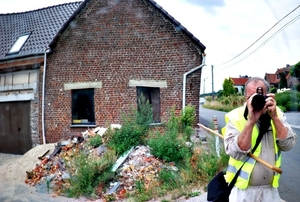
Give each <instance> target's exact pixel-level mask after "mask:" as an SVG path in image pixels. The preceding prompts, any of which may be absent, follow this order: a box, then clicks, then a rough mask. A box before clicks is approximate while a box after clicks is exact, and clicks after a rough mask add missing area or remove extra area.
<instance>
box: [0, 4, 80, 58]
mask: <svg viewBox="0 0 300 202" xmlns="http://www.w3.org/2000/svg"><path fill="white" fill-rule="evenodd" d="M81 3H82V1H80V2H72V3H66V4H60V5H55V6H51V7H47V8H42V9H38V10H34V11H27V12H22V13H11V14H0V27H1V29H0V41H1V46H0V59H5V58H7V57H11V56H15V57H18V56H22V55H27V54H38V53H43V52H44V51H45V49H46V48H47V47H48V45H49V43H50V42H51V41H52V39H53V38H54V37H55V35H56V34H57V33H58V31H59V30H60V28H61V27H62V26H63V25H64V24H65V22H67V20H68V19H69V18H70V16H71V15H72V14H73V13H74V12H75V10H76V9H77V8H78V7H79V5H80V4H81ZM66 11H68V12H66ZM24 33H31V35H30V36H29V38H28V39H27V41H26V43H25V44H24V46H23V47H22V49H21V50H20V52H19V53H18V54H15V55H7V53H8V51H9V50H10V48H11V47H12V45H13V44H14V43H15V41H16V40H17V39H18V37H19V36H20V35H22V34H24Z"/></svg>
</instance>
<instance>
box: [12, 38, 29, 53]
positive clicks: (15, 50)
mask: <svg viewBox="0 0 300 202" xmlns="http://www.w3.org/2000/svg"><path fill="white" fill-rule="evenodd" d="M29 35H30V34H23V35H21V36H20V37H19V38H18V39H17V40H16V42H15V43H14V45H13V46H12V47H11V49H10V50H9V52H8V54H14V53H18V52H19V51H20V50H21V48H22V47H23V45H24V44H25V42H26V40H27V39H28V37H29Z"/></svg>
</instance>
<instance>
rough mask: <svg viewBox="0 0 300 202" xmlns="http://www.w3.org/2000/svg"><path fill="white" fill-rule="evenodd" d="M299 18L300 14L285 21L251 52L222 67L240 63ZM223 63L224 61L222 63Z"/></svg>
mask: <svg viewBox="0 0 300 202" xmlns="http://www.w3.org/2000/svg"><path fill="white" fill-rule="evenodd" d="M299 19H300V14H299V15H297V16H296V17H295V18H293V19H292V20H290V21H289V22H288V23H286V24H285V25H284V26H283V27H281V28H280V29H279V30H277V31H276V32H275V33H274V34H272V35H271V36H270V37H269V38H268V39H267V40H265V41H264V42H263V43H262V44H260V46H258V47H257V48H256V49H254V50H253V51H252V52H250V53H249V54H248V55H246V56H245V57H244V58H242V59H240V60H238V61H237V62H235V63H233V64H230V65H228V66H225V67H224V68H222V69H225V68H228V67H230V66H233V65H236V64H238V63H240V62H241V61H243V60H244V59H246V58H247V57H249V56H250V55H252V54H253V53H255V52H256V51H258V49H260V48H261V47H263V46H264V45H266V43H268V42H269V41H270V40H271V39H272V38H274V37H275V36H276V35H277V34H279V33H280V32H281V31H283V30H284V29H285V28H287V27H288V26H290V25H291V24H292V23H294V22H295V21H297V20H299ZM224 64H225V63H224Z"/></svg>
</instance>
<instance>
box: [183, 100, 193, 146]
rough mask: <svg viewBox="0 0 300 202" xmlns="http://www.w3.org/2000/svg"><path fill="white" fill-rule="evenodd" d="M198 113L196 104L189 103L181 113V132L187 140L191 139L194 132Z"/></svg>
mask: <svg viewBox="0 0 300 202" xmlns="http://www.w3.org/2000/svg"><path fill="white" fill-rule="evenodd" d="M195 120H196V114H195V106H192V105H188V106H186V107H185V108H184V109H183V110H182V111H181V113H180V117H179V121H180V132H181V133H183V134H184V137H185V140H186V141H190V139H191V135H192V134H193V133H194V129H193V126H194V125H195Z"/></svg>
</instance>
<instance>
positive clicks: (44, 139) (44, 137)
mask: <svg viewBox="0 0 300 202" xmlns="http://www.w3.org/2000/svg"><path fill="white" fill-rule="evenodd" d="M50 51H51V50H50V48H47V49H46V50H45V52H44V71H43V90H42V134H43V144H46V135H45V84H46V82H45V81H46V68H47V53H49V52H50Z"/></svg>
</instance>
